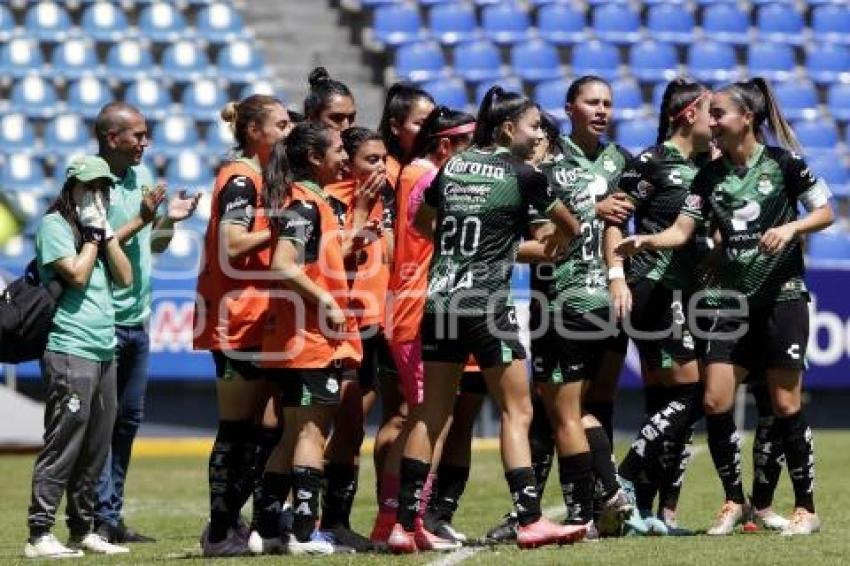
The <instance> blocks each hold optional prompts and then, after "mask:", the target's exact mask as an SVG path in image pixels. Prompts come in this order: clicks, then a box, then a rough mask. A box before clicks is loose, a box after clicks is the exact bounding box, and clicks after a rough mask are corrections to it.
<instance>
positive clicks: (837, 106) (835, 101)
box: [826, 83, 850, 122]
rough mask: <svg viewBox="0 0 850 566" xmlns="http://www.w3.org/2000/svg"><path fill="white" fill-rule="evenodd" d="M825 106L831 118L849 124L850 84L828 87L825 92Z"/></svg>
mask: <svg viewBox="0 0 850 566" xmlns="http://www.w3.org/2000/svg"><path fill="white" fill-rule="evenodd" d="M826 104H827V107H828V108H829V113H830V114H831V115H832V117H833V118H835V119H836V120H840V121H842V122H850V84H847V83H838V84H833V85H830V87H829V89H828V90H827V91H826Z"/></svg>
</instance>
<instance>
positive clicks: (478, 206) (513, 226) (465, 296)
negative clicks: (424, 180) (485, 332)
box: [423, 148, 557, 315]
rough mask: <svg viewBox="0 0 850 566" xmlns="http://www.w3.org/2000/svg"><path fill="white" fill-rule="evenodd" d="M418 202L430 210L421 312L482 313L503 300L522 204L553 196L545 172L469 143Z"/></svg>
mask: <svg viewBox="0 0 850 566" xmlns="http://www.w3.org/2000/svg"><path fill="white" fill-rule="evenodd" d="M423 202H424V203H425V204H427V205H428V206H431V207H432V208H434V209H436V210H437V226H436V230H435V233H434V255H433V256H432V259H431V267H430V271H429V273H428V297H427V300H426V302H425V312H431V313H434V312H452V313H461V314H465V315H483V314H487V313H492V312H498V311H499V310H500V309H503V308H504V307H505V306H506V305H508V304H509V302H510V280H511V272H512V269H513V264H514V260H515V259H516V252H517V247H518V246H519V241H520V239H521V237H522V236H523V235H524V234H525V233H526V232H527V229H528V223H529V214H528V211H529V209H530V208H534V209H537V210H541V211H545V212H548V211H549V210H550V209H551V207H552V206H554V204H555V203H556V202H557V201H556V199H555V197H554V196H553V195H552V191H551V190H550V188H549V184H548V183H547V182H546V177H545V176H544V175H543V174H542V173H541V172H540V171H538V170H536V169H534V168H533V167H530V166H529V165H526V164H525V163H522V162H521V161H519V160H518V159H516V158H514V157H513V156H512V155H511V154H510V152H509V151H508V150H506V149H503V148H499V149H494V150H484V149H479V148H472V149H469V150H467V151H464V152H461V153H460V154H458V155H456V156H455V157H453V158H451V159H450V160H449V161H448V162H447V163H446V164H445V165H444V166H443V168H442V169H441V170H440V173H439V174H438V175H437V177H436V178H435V179H434V181H433V182H432V183H431V185H429V186H428V188H427V189H426V190H425V193H424V196H423Z"/></svg>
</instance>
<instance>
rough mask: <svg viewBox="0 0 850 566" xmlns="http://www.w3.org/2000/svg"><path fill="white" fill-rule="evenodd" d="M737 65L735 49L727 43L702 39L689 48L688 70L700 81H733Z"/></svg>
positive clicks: (736, 73)
mask: <svg viewBox="0 0 850 566" xmlns="http://www.w3.org/2000/svg"><path fill="white" fill-rule="evenodd" d="M737 65H738V63H737V60H736V58H735V50H734V49H733V48H732V46H731V45H727V44H725V43H719V42H714V41H700V42H698V43H695V44H693V45H691V46H690V48H689V49H688V72H689V73H690V74H691V75H693V77H694V78H695V79H697V80H699V81H706V82H713V81H733V80H735V79H736V78H737V77H738V71H737Z"/></svg>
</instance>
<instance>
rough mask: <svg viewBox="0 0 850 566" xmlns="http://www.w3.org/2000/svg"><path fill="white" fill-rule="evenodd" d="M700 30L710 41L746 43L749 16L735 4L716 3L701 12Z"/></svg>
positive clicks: (748, 34)
mask: <svg viewBox="0 0 850 566" xmlns="http://www.w3.org/2000/svg"><path fill="white" fill-rule="evenodd" d="M702 31H703V34H704V36H705V38H706V39H708V40H711V41H722V42H723V43H736V44H744V43H748V42H749V40H750V18H749V16H748V15H747V13H746V12H744V11H743V10H741V9H740V8H738V6H737V5H736V4H727V3H716V4H714V5H712V6H708V7H707V8H706V9H705V12H703V15H702Z"/></svg>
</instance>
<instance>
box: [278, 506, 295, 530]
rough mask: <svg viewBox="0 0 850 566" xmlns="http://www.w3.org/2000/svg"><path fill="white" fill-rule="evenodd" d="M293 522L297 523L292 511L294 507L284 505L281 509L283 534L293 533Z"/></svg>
mask: <svg viewBox="0 0 850 566" xmlns="http://www.w3.org/2000/svg"><path fill="white" fill-rule="evenodd" d="M293 521H295V512H294V511H293V509H292V505H290V504H289V503H284V504H283V507H281V509H280V531H281V532H282V533H291V532H292V523H293Z"/></svg>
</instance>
